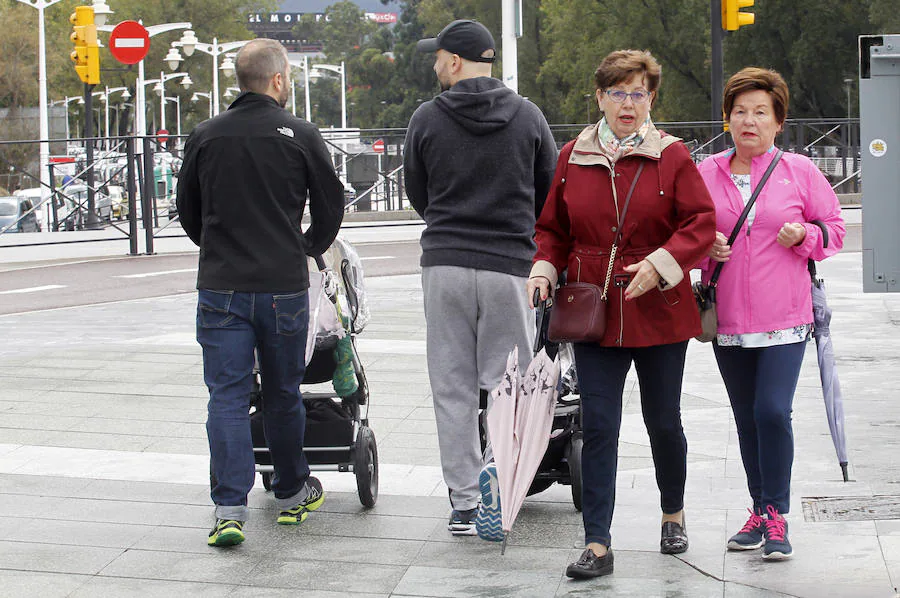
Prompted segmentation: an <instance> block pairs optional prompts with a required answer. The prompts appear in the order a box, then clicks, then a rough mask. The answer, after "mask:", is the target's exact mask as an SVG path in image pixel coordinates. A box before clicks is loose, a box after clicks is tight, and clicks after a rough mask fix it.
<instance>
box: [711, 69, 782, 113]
mask: <svg viewBox="0 0 900 598" xmlns="http://www.w3.org/2000/svg"><path fill="white" fill-rule="evenodd" d="M756 90H762V91H765V92H768V94H769V97H771V98H772V108H773V109H774V110H775V118H776V119H777V120H778V124H783V123H784V120H785V119H786V118H787V111H788V102H789V101H790V98H791V94H790V92H789V91H788V86H787V83H785V82H784V78H783V77H782V76H781V75H780V74H778V73H777V72H776V71H773V70H772V69H762V68H759V67H755V66H748V67H746V68H743V69H741V70H739V71H738V72H736V73H735V74H733V75H732V76H731V78H730V79H728V83H726V84H725V94H724V96H723V98H722V112H724V114H723V116H724V117H725V120H726V121H727V120H730V119H731V110H732V109H733V108H734V101H735V99H737V97H738V96H739V95H741V94H742V93H744V92H747V91H756Z"/></svg>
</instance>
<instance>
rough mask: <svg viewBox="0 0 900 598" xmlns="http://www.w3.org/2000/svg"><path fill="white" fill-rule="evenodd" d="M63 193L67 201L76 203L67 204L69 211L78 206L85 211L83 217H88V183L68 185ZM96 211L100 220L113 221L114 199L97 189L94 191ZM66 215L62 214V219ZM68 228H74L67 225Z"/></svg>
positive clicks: (79, 209)
mask: <svg viewBox="0 0 900 598" xmlns="http://www.w3.org/2000/svg"><path fill="white" fill-rule="evenodd" d="M63 193H64V194H65V196H68V197H66V198H65V201H66V203H67V204H68V203H70V202H71V203H73V204H74V205H72V206H69V205H67V206H66V207H67V210H66V211H67V213H68V212H69V211H71V210H72V209H74V208H76V207H77V208H78V211H79V212H84V214H82V219H83V220H84V219H86V218H87V216H86V214H87V205H88V202H87V185H67V186H66V187H65V189H63ZM94 211H95V212H96V214H97V216H98V217H99V218H100V220H104V221H106V222H111V221H112V201H111V200H110V198H109V195H107V194H106V193H103V192H101V191H100V190H97V191H95V192H94ZM63 216H64V215H60V219H62V218H63ZM60 228H62V226H60ZM66 230H73V229H71V228H68V227H66Z"/></svg>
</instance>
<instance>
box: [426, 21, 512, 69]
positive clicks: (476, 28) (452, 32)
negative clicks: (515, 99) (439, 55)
mask: <svg viewBox="0 0 900 598" xmlns="http://www.w3.org/2000/svg"><path fill="white" fill-rule="evenodd" d="M416 49H417V50H418V51H419V52H437V51H438V50H446V51H448V52H450V53H451V54H458V55H459V56H460V57H461V58H465V59H466V60H471V61H472V62H494V56H491V57H490V58H484V57H483V56H482V54H484V52H485V51H487V50H494V51H495V55H496V48H495V47H494V36H492V35H491V32H490V31H488V30H487V27H485V26H484V25H482V24H481V23H476V22H475V21H467V20H459V21H453V22H452V23H450V24H449V25H447V26H446V27H444V29H443V31H441V32H440V33H438V34H437V37H429V38H427V39H420V40H419V42H418V43H417V44H416Z"/></svg>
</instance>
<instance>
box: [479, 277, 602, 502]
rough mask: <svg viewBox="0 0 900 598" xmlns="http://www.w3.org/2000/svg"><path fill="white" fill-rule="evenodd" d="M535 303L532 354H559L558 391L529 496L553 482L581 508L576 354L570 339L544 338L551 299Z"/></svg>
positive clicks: (482, 420)
mask: <svg viewBox="0 0 900 598" xmlns="http://www.w3.org/2000/svg"><path fill="white" fill-rule="evenodd" d="M534 303H535V306H536V307H537V333H536V334H535V339H534V355H537V354H538V352H540V350H541V349H542V348H546V350H547V355H548V356H549V357H550V358H551V359H552V358H554V357H556V356H557V355H558V356H559V361H560V378H559V395H558V397H557V400H556V407H555V408H554V411H553V423H552V426H551V429H550V442H549V444H548V445H547V450H546V452H545V453H544V458H543V459H542V460H541V464H540V466H539V467H538V471H537V474H535V476H534V480H533V481H532V482H531V487H530V488H529V489H528V496H531V495H532V494H538V493H540V492H543V491H544V490H546V489H547V488H549V487H550V486H552V485H553V484H554V482H555V483H558V484H563V485H567V486H571V487H572V502H573V503H574V505H575V510H577V511H581V447H582V445H583V443H584V440H583V435H582V431H581V396H580V394H579V391H578V375H577V373H576V371H575V355H574V351H573V350H572V345H571V344H569V343H554V342H552V341H550V340H548V339H547V326H548V324H549V322H550V318H549V314H550V309H551V308H552V303H551V302H549V301H539V300H538V297H537V295H536V296H535V302H534ZM487 399H488V392H487V391H484V390H483V391H481V405H480V406H481V409H482V411H481V415H480V417H479V427H480V429H481V430H480V431H481V441H482V450H483V449H484V445H485V443H486V437H485V434H484V429H485V428H484V424H485V420H486V411H485V409H486V408H487Z"/></svg>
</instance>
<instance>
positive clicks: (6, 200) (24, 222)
mask: <svg viewBox="0 0 900 598" xmlns="http://www.w3.org/2000/svg"><path fill="white" fill-rule="evenodd" d="M32 207H33V206H32V203H31V200H28V199H20V198H18V197H15V196H14V195H8V196H5V197H0V230H2V229H4V228H6V227H8V226H10V225H12V224H13V223H16V224H15V226H12V227H11V228H10V229H9V230H7V231H6V232H8V233H34V232H38V231H39V230H40V229H39V228H38V224H37V217H36V216H35V215H34V212H31V213H30V214H29V213H28V211H29V210H31V208H32ZM26 214H27V215H26Z"/></svg>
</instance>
